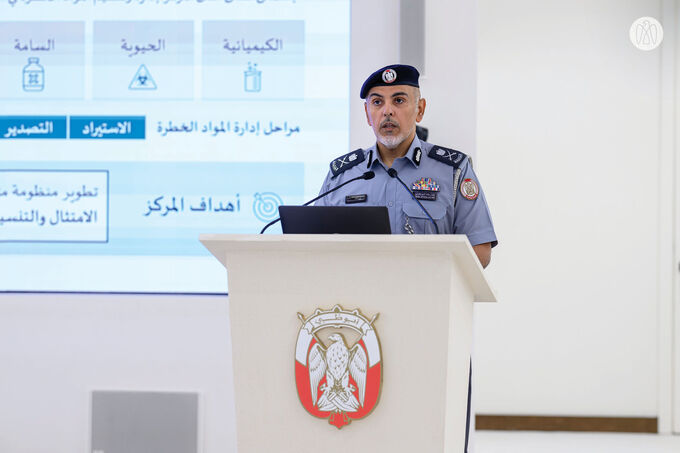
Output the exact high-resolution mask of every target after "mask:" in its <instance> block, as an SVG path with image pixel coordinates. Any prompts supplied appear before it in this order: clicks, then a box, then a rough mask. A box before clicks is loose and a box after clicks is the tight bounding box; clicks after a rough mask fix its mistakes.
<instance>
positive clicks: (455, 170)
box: [315, 137, 498, 246]
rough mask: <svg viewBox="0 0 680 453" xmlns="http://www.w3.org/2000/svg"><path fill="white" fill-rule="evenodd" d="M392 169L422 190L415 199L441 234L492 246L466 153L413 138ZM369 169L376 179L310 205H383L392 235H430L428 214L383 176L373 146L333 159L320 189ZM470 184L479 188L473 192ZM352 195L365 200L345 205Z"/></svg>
mask: <svg viewBox="0 0 680 453" xmlns="http://www.w3.org/2000/svg"><path fill="white" fill-rule="evenodd" d="M429 153H432V154H433V155H432V156H430V155H428V154H429ZM357 161H359V162H358V163H357ZM392 168H394V169H395V170H396V171H397V172H398V176H399V177H400V178H401V179H402V180H403V181H404V182H405V183H406V185H407V186H408V187H409V188H410V189H412V190H413V189H414V188H416V187H421V188H422V187H426V188H427V190H424V191H422V192H420V193H419V195H422V196H421V197H420V198H419V201H420V202H421V203H422V204H423V206H425V208H426V209H427V211H428V212H429V213H430V215H431V216H432V218H433V219H434V221H435V222H436V223H437V227H438V228H439V233H440V234H466V235H467V237H468V239H469V240H470V243H471V244H472V245H477V244H484V243H487V242H490V243H491V245H492V246H495V245H496V244H497V243H498V241H497V240H496V233H495V232H494V228H493V223H492V222H491V215H490V214H489V207H488V206H487V204H486V199H485V197H484V192H482V189H481V186H480V185H479V181H478V180H477V176H476V175H475V172H474V171H473V170H472V165H471V164H470V160H469V159H468V157H467V156H466V155H465V154H463V153H460V152H457V151H454V150H450V149H447V148H441V147H437V146H435V145H432V144H430V143H427V142H421V141H420V140H419V139H418V138H417V137H416V138H414V140H413V142H412V143H411V146H410V147H409V149H408V151H407V152H406V155H405V156H404V157H400V158H398V159H396V160H395V161H394V163H393V164H392ZM369 170H372V171H374V172H375V178H373V179H370V180H358V181H354V182H352V183H349V184H347V185H346V186H345V187H343V188H341V189H339V190H337V191H335V192H333V193H331V194H329V195H327V196H326V197H324V198H322V199H320V200H318V201H317V202H316V203H315V204H316V205H317V206H387V210H388V212H389V217H390V226H391V228H392V233H393V234H407V233H415V234H434V232H435V229H434V226H433V225H432V223H431V222H430V220H429V219H428V218H427V215H426V214H425V213H424V212H423V210H422V209H421V208H420V207H419V206H418V204H417V203H416V201H415V200H414V199H413V198H412V197H411V195H410V194H409V193H408V191H407V190H406V189H405V188H404V186H402V185H401V184H400V183H399V181H397V179H396V178H392V177H390V176H389V175H388V174H387V167H386V166H385V165H384V164H383V162H382V161H381V159H380V154H379V153H378V152H377V148H376V146H375V145H374V146H372V147H371V148H368V149H367V150H357V151H353V152H352V153H349V154H346V155H345V156H342V157H339V158H338V159H335V160H334V161H333V162H332V163H331V171H330V172H329V173H328V175H327V176H326V180H325V181H324V183H323V186H322V187H321V192H320V193H323V192H326V191H328V190H330V189H332V188H333V187H334V186H337V185H340V184H342V183H343V182H345V181H347V180H349V179H352V178H356V177H357V176H361V175H362V174H363V173H364V172H366V171H369ZM334 173H335V176H334ZM466 180H472V181H473V182H470V181H467V182H466ZM418 183H420V184H418ZM454 184H455V186H456V187H455V188H454ZM461 186H464V189H468V191H467V192H466V193H467V197H466V196H464V195H463V191H461ZM437 188H438V190H435V189H437ZM475 188H476V189H478V190H477V191H478V193H477V195H476V196H475V195H474V193H475V191H474V189H475ZM470 190H472V192H470ZM426 192H427V193H426ZM433 193H436V200H431V199H427V198H432V196H433ZM352 195H356V196H357V197H354V199H355V200H356V199H359V200H364V195H365V200H364V201H362V202H360V203H356V204H354V203H352V204H348V203H347V201H348V200H347V199H346V197H348V196H352ZM470 198H474V199H470ZM454 199H455V203H454Z"/></svg>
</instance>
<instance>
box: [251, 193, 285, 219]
mask: <svg viewBox="0 0 680 453" xmlns="http://www.w3.org/2000/svg"><path fill="white" fill-rule="evenodd" d="M254 198H255V201H253V213H254V214H255V217H257V218H258V220H261V221H263V222H267V221H269V220H272V219H275V218H276V217H278V215H279V206H281V205H282V204H283V200H282V199H281V197H279V196H278V195H276V194H275V193H273V192H262V193H256V194H255V197H254Z"/></svg>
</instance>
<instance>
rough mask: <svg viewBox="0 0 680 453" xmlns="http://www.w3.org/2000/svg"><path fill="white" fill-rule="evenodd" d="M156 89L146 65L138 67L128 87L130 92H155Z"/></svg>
mask: <svg viewBox="0 0 680 453" xmlns="http://www.w3.org/2000/svg"><path fill="white" fill-rule="evenodd" d="M156 88H157V87H156V82H155V81H154V80H153V77H151V73H150V72H149V70H148V69H147V67H146V65H140V66H139V69H137V72H136V73H135V76H134V77H133V78H132V82H130V86H128V89H130V90H155V89H156Z"/></svg>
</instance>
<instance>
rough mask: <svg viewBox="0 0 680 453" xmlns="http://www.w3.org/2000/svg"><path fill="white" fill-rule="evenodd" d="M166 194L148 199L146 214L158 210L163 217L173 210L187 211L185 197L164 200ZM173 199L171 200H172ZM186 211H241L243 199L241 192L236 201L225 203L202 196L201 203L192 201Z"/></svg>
mask: <svg viewBox="0 0 680 453" xmlns="http://www.w3.org/2000/svg"><path fill="white" fill-rule="evenodd" d="M164 198H166V197H165V195H160V196H158V197H156V198H154V199H153V201H152V200H147V211H146V213H144V216H149V215H150V214H151V213H154V212H157V213H159V215H160V216H161V217H165V216H167V215H168V214H169V213H171V212H177V213H179V212H185V200H184V197H167V198H168V201H167V202H166V201H164ZM170 200H171V201H170ZM186 206H188V208H187V211H186V212H240V211H241V200H240V198H239V194H236V202H235V203H232V202H231V201H230V202H228V203H226V204H225V203H223V202H222V201H219V202H217V201H215V202H214V203H213V197H207V198H206V197H201V201H200V203H198V202H194V203H190V202H188V201H187V203H186Z"/></svg>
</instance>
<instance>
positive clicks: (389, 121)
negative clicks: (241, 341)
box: [380, 118, 399, 127]
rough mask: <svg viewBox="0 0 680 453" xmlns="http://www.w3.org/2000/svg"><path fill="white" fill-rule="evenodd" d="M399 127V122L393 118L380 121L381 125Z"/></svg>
mask: <svg viewBox="0 0 680 453" xmlns="http://www.w3.org/2000/svg"><path fill="white" fill-rule="evenodd" d="M388 125H389V126H392V127H399V123H398V122H397V121H395V120H393V119H391V118H387V119H384V120H382V121H381V122H380V127H385V126H388Z"/></svg>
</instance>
